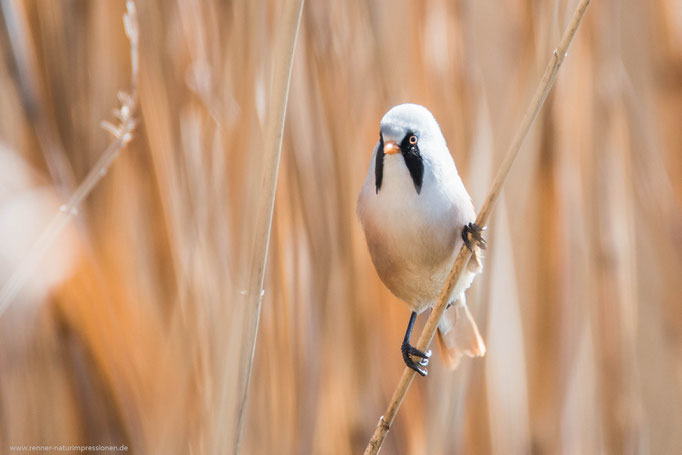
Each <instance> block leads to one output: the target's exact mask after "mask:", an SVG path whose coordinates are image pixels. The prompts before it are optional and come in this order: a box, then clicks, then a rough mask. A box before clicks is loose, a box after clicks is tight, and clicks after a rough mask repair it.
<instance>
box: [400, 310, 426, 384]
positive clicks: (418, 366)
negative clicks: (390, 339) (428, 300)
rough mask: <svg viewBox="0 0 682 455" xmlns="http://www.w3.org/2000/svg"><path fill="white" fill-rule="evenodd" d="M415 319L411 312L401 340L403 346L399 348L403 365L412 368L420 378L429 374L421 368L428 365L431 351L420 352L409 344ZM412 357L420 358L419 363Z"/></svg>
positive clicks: (413, 313)
mask: <svg viewBox="0 0 682 455" xmlns="http://www.w3.org/2000/svg"><path fill="white" fill-rule="evenodd" d="M416 319H417V313H416V312H414V311H413V312H412V315H411V316H410V322H409V324H407V330H406V331H405V338H403V344H402V346H401V347H400V350H401V351H402V353H403V360H404V361H405V365H407V366H408V367H410V368H412V369H413V370H414V371H416V372H417V373H419V374H421V375H422V376H426V375H427V374H429V372H428V371H427V370H426V368H422V367H425V366H426V365H428V364H429V357H431V351H426V352H422V351H420V350H419V349H417V348H415V347H414V346H412V345H411V344H410V336H411V335H412V328H413V327H414V321H415V320H416ZM412 355H413V356H415V357H421V360H420V361H419V363H417V362H415V361H414V360H412V357H410V356H412Z"/></svg>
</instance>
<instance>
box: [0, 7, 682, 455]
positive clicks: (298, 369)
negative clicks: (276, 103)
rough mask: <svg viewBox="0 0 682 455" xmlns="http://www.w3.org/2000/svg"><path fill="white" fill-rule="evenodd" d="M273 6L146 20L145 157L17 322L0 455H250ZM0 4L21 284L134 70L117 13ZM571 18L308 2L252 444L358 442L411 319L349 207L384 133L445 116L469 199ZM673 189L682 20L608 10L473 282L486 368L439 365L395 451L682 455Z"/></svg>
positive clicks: (118, 164)
mask: <svg viewBox="0 0 682 455" xmlns="http://www.w3.org/2000/svg"><path fill="white" fill-rule="evenodd" d="M281 3H282V2H281V1H274V0H270V1H247V0H241V1H218V0H175V1H162V0H140V1H139V2H138V4H137V8H138V13H139V24H140V77H139V84H138V90H139V111H138V119H139V126H138V128H137V130H136V131H135V134H134V139H133V141H132V142H131V143H130V145H129V146H128V148H127V149H126V150H124V151H123V153H122V154H121V155H120V156H119V157H118V158H117V160H116V161H115V162H114V165H113V166H112V168H111V169H110V171H109V173H108V175H107V176H106V177H105V178H104V179H103V180H102V182H101V183H100V184H99V185H98V186H97V187H96V188H95V190H94V192H93V193H92V194H91V195H90V197H89V198H88V199H87V200H86V203H85V204H84V205H83V206H82V207H81V208H80V211H79V212H78V215H77V216H76V217H75V218H74V220H73V222H72V223H71V224H70V225H69V227H68V229H67V230H66V231H64V233H63V234H62V236H61V237H60V238H59V239H58V240H57V241H56V242H55V244H54V245H53V247H52V248H51V249H50V250H49V251H48V253H47V254H46V255H45V257H44V260H43V261H42V263H41V265H40V266H39V267H37V268H36V269H35V270H34V271H33V273H32V275H31V277H30V279H29V281H28V283H27V285H26V286H25V287H24V288H23V290H22V292H21V293H20V294H19V296H18V297H17V298H16V299H14V302H13V303H12V305H11V306H10V307H9V309H8V310H7V311H6V312H5V313H4V314H3V315H2V317H1V318H0V453H8V452H9V447H10V445H20V444H55V445H56V444H116V445H118V444H126V445H128V446H129V447H130V448H131V452H132V453H140V454H147V453H164V454H176V453H177V454H207V453H229V452H230V451H231V450H232V447H233V446H234V441H235V434H236V430H235V428H236V420H237V417H236V416H237V415H238V413H239V409H240V406H241V405H242V403H241V402H240V400H239V394H238V390H239V383H240V382H239V381H240V380H242V378H243V372H242V371H240V365H241V364H242V362H243V359H244V355H246V354H245V352H246V351H247V349H248V346H246V344H245V343H244V342H243V338H244V336H245V333H244V332H245V331H244V328H245V320H246V318H247V317H248V312H246V311H245V309H246V308H245V307H246V305H247V304H248V302H250V300H249V299H248V297H249V296H244V295H243V292H242V291H243V290H244V289H245V288H244V286H245V285H244V280H245V275H246V271H245V269H246V267H247V264H249V261H250V255H251V253H252V248H251V246H250V245H252V241H251V233H252V232H253V229H254V222H255V220H254V217H253V213H254V210H255V208H254V207H255V202H256V201H257V200H258V197H259V194H260V188H259V185H260V181H261V169H262V165H263V163H262V160H261V155H262V146H263V132H264V129H265V125H264V122H265V118H266V116H267V111H268V106H269V99H268V97H269V84H270V79H269V78H270V71H271V60H272V54H271V52H272V49H273V36H274V33H273V30H274V29H275V28H276V25H277V23H278V19H279V18H280V14H281V8H282V5H281ZM0 5H1V6H2V9H1V12H2V21H0V50H1V52H2V58H1V59H0V93H1V95H0V285H3V284H4V283H5V282H6V281H7V279H8V277H9V276H10V274H11V272H12V271H13V270H15V269H16V267H17V265H18V264H19V262H20V260H21V259H22V257H23V256H24V255H25V254H26V252H27V251H28V249H29V248H30V246H31V245H32V244H33V243H34V242H35V240H36V238H37V236H38V234H39V233H40V231H41V230H42V229H43V228H44V226H45V225H46V224H47V222H48V220H49V219H50V218H51V217H52V216H53V215H54V213H56V211H57V209H58V207H59V205H60V204H61V203H62V202H63V201H65V200H66V198H68V195H70V194H71V193H72V192H73V190H74V188H75V187H76V185H77V184H78V183H79V182H80V181H82V180H83V178H84V176H85V175H86V173H87V172H88V171H89V170H90V168H91V167H92V166H93V165H94V163H95V162H96V160H97V159H98V158H99V156H100V155H101V154H102V153H103V151H104V149H105V148H106V145H107V144H108V143H109V141H110V140H111V138H110V135H109V134H108V133H107V132H106V131H104V130H103V129H102V128H101V127H100V126H99V124H100V121H102V120H107V119H109V120H110V119H111V109H113V108H115V107H116V106H117V104H118V102H117V99H116V94H117V92H118V91H119V90H129V89H130V71H131V68H130V56H129V53H130V48H129V43H128V41H127V39H126V36H125V34H124V31H123V25H122V15H123V13H124V11H125V3H124V1H123V0H116V1H114V0H111V1H97V2H95V1H87V0H60V1H49V0H31V1H29V0H26V1H18V0H0ZM574 6H575V1H574V0H571V1H563V0H562V1H550V2H542V1H518V0H515V1H509V2H492V1H481V0H457V1H446V0H429V1H424V2H417V1H408V0H398V1H392V0H383V1H360V0H349V1H345V2H316V1H309V2H307V4H306V5H305V8H304V11H303V19H302V25H301V29H300V35H299V41H298V46H297V49H296V57H295V61H294V68H293V76H292V82H291V92H290V99H289V108H288V116H287V119H286V127H285V135H284V143H283V150H282V161H281V164H280V175H279V177H280V178H279V183H278V190H277V191H278V192H277V198H276V204H275V214H274V223H273V230H272V241H271V245H270V247H271V248H270V256H269V262H268V269H267V279H266V286H265V300H264V303H263V308H262V318H261V325H260V330H259V335H258V343H257V347H256V357H255V363H254V369H253V377H252V380H251V390H250V399H249V401H248V404H247V408H246V409H247V414H246V423H245V425H244V435H243V438H242V439H243V441H242V452H243V453H248V454H288V453H291V454H308V453H316V454H318V453H319V454H347V453H359V452H361V451H362V450H363V449H364V446H365V444H366V443H367V441H368V439H369V437H370V435H371V433H372V431H373V430H374V427H375V425H376V422H377V420H378V418H379V416H380V415H381V413H382V412H383V410H384V408H385V405H386V404H387V402H388V400H389V398H390V394H391V393H392V391H393V388H394V387H395V386H396V384H397V381H398V379H399V376H400V373H401V371H402V369H403V362H402V359H401V357H400V353H399V345H400V341H401V340H402V336H403V333H404V330H405V325H406V323H407V320H408V316H409V314H408V310H407V307H406V306H405V305H404V304H402V303H400V302H397V301H396V299H395V298H394V297H393V296H392V295H391V294H390V293H389V292H388V291H387V290H386V289H385V288H384V286H383V285H382V284H381V282H380V281H379V279H378V277H377V275H376V273H375V271H374V268H373V266H372V264H371V261H370V259H369V256H368V253H367V250H366V247H365V242H364V237H363V235H362V232H361V229H360V226H359V223H358V222H357V221H356V218H355V214H354V210H355V200H356V197H357V194H358V192H359V189H360V187H361V185H362V181H363V180H364V177H365V173H366V170H367V167H368V164H369V159H370V155H371V152H372V149H373V147H374V144H375V142H376V140H377V136H378V129H379V123H378V122H379V120H380V118H381V116H382V115H383V113H384V112H385V111H386V110H387V109H388V108H390V107H391V106H392V105H394V104H397V103H400V102H406V101H412V102H417V103H421V104H424V105H426V106H428V107H429V108H430V109H431V110H432V112H433V113H434V114H435V116H436V118H437V119H438V120H439V123H440V125H441V127H442V128H443V130H444V131H443V132H444V134H445V137H446V139H447V141H448V144H449V146H450V150H451V152H452V154H453V156H454V158H455V161H456V163H457V165H458V168H459V171H460V173H461V174H462V176H463V179H464V181H465V184H466V185H467V186H468V188H469V189H470V193H471V194H472V196H473V198H474V202H475V204H476V205H477V206H478V205H480V203H481V202H482V200H483V198H484V196H485V193H486V191H487V188H488V185H489V184H490V181H491V179H492V175H493V172H494V170H495V168H496V166H497V163H498V162H499V160H500V159H501V156H502V153H503V152H504V151H505V149H506V147H507V145H508V143H509V141H510V139H511V136H512V134H513V131H514V128H515V127H516V125H517V124H518V122H519V119H520V117H521V115H522V113H523V111H524V109H525V107H526V104H527V102H528V99H529V97H530V95H531V93H532V90H533V89H534V88H535V86H536V84H537V82H538V80H539V77H540V74H541V72H542V70H543V69H544V66H545V64H546V62H547V58H548V56H549V54H550V53H551V51H552V49H553V46H554V45H555V43H557V42H558V38H559V35H560V33H561V32H562V31H563V28H564V26H565V23H566V20H567V19H568V16H569V15H570V14H571V12H572V11H573V8H574ZM681 196H682V3H681V2H680V1H679V0H657V1H650V2H641V1H637V0H621V1H617V0H594V1H593V2H592V5H591V7H590V9H589V10H588V12H587V16H586V20H585V22H584V23H583V25H582V27H581V29H580V30H579V31H578V35H577V38H576V40H575V42H574V43H573V46H572V48H571V51H570V52H569V56H568V58H567V60H566V62H565V64H564V66H563V68H562V70H561V72H560V74H559V79H558V81H557V85H556V86H555V88H554V90H553V92H552V94H551V95H550V97H549V98H548V100H547V104H546V106H545V108H544V110H543V113H542V114H541V118H540V119H539V122H538V123H537V124H536V127H535V128H534V130H533V132H532V136H531V138H530V139H529V141H528V142H527V143H526V146H525V147H524V149H523V150H522V151H521V155H520V157H519V160H518V161H517V163H516V164H515V167H514V169H513V170H512V174H511V176H510V179H509V180H508V182H507V184H506V190H505V192H504V194H503V198H502V200H501V201H500V203H499V204H498V206H497V208H496V212H495V215H494V217H493V220H492V222H491V223H490V228H489V230H488V238H489V249H488V253H487V258H486V269H485V273H484V274H483V275H482V276H480V277H479V278H478V280H477V282H476V283H475V285H474V287H473V288H472V289H471V290H470V292H469V303H470V307H471V308H472V311H473V312H474V314H475V316H476V318H477V319H478V321H479V325H480V326H481V328H482V332H483V334H484V338H485V339H486V342H487V344H488V354H487V356H486V357H485V358H484V359H477V360H466V361H464V362H463V364H462V366H461V367H460V369H459V370H457V371H456V372H455V373H449V372H446V371H444V370H443V368H442V367H441V366H440V364H439V362H438V361H434V362H433V365H432V367H431V375H430V376H429V377H428V378H426V379H417V380H416V381H415V383H414V385H413V387H412V389H411V390H410V391H409V393H408V397H407V399H406V401H405V403H404V405H403V408H402V409H401V411H400V413H399V415H398V418H397V419H396V422H395V424H394V426H393V428H392V430H391V432H390V433H389V435H388V438H387V441H386V444H385V446H384V450H383V453H387V454H450V453H466V454H485V453H494V454H513V453H533V454H555V453H557V454H558V453H562V454H596V453H611V454H626V453H651V454H679V453H682V431H680V429H682V411H681V410H682V280H681V279H680V277H681V276H682V216H681V214H682V211H681V210H680V208H681V204H682V199H681ZM245 297H247V298H245ZM420 319H421V320H420V322H419V327H418V328H417V330H420V329H421V325H422V324H423V322H424V320H425V317H422V318H420ZM436 357H437V354H436Z"/></svg>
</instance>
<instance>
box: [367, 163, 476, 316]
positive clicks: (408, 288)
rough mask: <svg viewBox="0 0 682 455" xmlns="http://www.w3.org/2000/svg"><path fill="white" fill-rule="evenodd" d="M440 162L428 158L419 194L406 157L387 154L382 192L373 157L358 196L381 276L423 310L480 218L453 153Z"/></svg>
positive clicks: (417, 308)
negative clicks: (467, 225) (469, 227)
mask: <svg viewBox="0 0 682 455" xmlns="http://www.w3.org/2000/svg"><path fill="white" fill-rule="evenodd" d="M375 153H376V152H375ZM441 161H442V162H439V163H435V164H436V165H435V166H434V163H433V162H431V161H430V159H429V158H425V159H424V180H423V184H422V189H421V193H419V194H418V193H417V191H416V190H415V187H414V184H413V182H412V179H411V177H410V174H409V171H408V169H407V166H406V165H405V163H404V160H403V157H402V156H401V155H400V154H397V155H387V156H385V157H384V170H383V181H382V186H381V189H380V191H379V193H378V194H377V192H376V184H375V177H374V157H373V158H372V164H371V165H370V169H369V172H368V174H367V178H366V180H365V183H364V185H363V188H362V191H361V192H360V197H359V199H358V208H357V212H358V217H359V218H360V221H361V222H362V225H363V227H364V230H365V236H366V239H367V245H368V247H369V251H370V255H371V256H372V261H373V262H374V266H375V267H376V270H377V273H378V274H379V277H380V278H381V280H382V281H383V282H384V284H385V285H386V286H387V287H388V288H389V289H390V290H391V292H393V294H395V295H396V296H397V297H398V298H400V299H401V300H403V301H405V302H406V303H407V304H408V305H409V306H410V307H411V308H412V309H413V311H418V312H420V311H422V310H424V309H425V308H427V307H428V306H430V305H432V304H433V302H434V301H435V300H436V298H437V296H438V293H439V292H440V290H441V287H442V285H443V282H444V280H445V277H446V276H447V274H448V272H449V271H450V268H451V266H452V261H453V260H454V254H456V252H457V251H459V247H460V246H461V242H462V241H461V236H460V235H461V232H462V228H463V227H464V224H465V223H469V222H472V221H474V219H475V214H474V210H473V206H472V204H471V200H470V198H469V196H468V194H467V193H466V190H465V189H464V186H463V184H462V181H461V179H460V178H459V175H458V174H457V171H456V169H455V165H454V162H453V161H452V158H450V156H449V154H448V155H447V159H446V160H441Z"/></svg>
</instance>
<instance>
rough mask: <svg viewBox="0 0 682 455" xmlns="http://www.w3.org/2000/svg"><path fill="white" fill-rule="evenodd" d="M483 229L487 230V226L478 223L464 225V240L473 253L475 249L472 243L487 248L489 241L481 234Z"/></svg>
mask: <svg viewBox="0 0 682 455" xmlns="http://www.w3.org/2000/svg"><path fill="white" fill-rule="evenodd" d="M483 231H485V228H484V227H483V228H482V227H479V226H478V225H477V224H476V223H469V224H466V225H464V229H462V240H464V244H465V245H466V246H467V248H469V251H471V252H472V253H473V251H474V250H473V247H472V243H475V244H477V245H478V247H479V248H480V249H482V250H485V248H486V243H487V242H486V241H485V239H484V238H483V236H482V235H481V233H482V232H483ZM472 240H473V242H472Z"/></svg>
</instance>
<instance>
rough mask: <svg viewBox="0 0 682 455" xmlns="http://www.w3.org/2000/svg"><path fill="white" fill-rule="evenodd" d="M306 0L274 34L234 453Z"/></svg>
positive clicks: (287, 12)
mask: <svg viewBox="0 0 682 455" xmlns="http://www.w3.org/2000/svg"><path fill="white" fill-rule="evenodd" d="M303 4H304V0H289V1H287V2H286V3H285V4H284V6H283V12H282V16H281V22H280V25H279V27H278V29H277V32H276V34H275V48H274V50H273V67H272V79H271V82H270V83H271V86H270V108H269V110H268V116H267V120H266V121H267V123H266V131H265V145H264V153H263V176H262V180H261V187H260V195H259V199H258V202H257V207H256V218H255V227H254V229H255V231H254V237H253V242H254V243H253V248H252V262H251V265H250V267H249V272H248V273H249V275H248V281H247V286H248V287H247V289H246V293H245V295H246V304H247V305H248V308H246V312H247V316H246V320H247V324H248V326H247V328H246V337H245V339H244V340H245V342H246V344H245V345H243V346H242V355H243V356H244V357H243V361H242V365H241V368H240V370H239V371H241V372H243V375H244V376H243V377H242V378H241V389H240V391H239V396H238V399H239V402H238V406H239V410H238V412H239V414H238V416H237V419H238V420H237V433H236V438H235V441H234V451H233V453H235V454H237V453H239V448H240V445H241V435H242V429H243V427H244V418H245V416H246V405H247V402H248V394H249V384H250V382H251V371H252V369H253V358H254V355H255V352H256V338H257V336H258V323H259V321H260V313H261V305H262V303H263V295H264V291H263V282H264V280H265V267H266V265H267V259H268V248H269V246H270V230H271V227H272V214H273V210H274V206H275V192H276V190H277V173H278V171H279V159H280V155H281V149H282V135H283V133H284V119H285V116H286V110H287V101H288V98H289V86H290V82H291V68H292V66H293V62H294V51H295V49H296V39H297V37H298V30H299V26H300V24H301V14H302V12H303Z"/></svg>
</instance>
